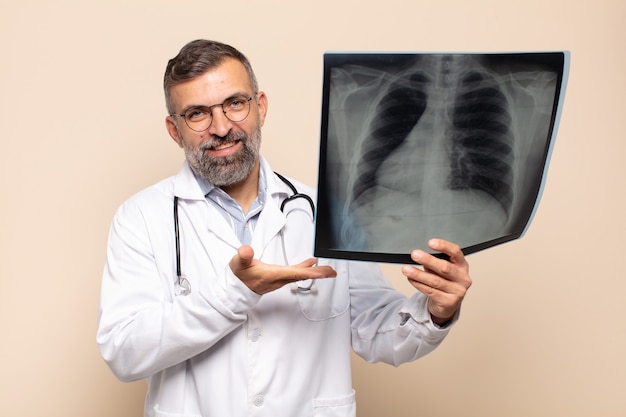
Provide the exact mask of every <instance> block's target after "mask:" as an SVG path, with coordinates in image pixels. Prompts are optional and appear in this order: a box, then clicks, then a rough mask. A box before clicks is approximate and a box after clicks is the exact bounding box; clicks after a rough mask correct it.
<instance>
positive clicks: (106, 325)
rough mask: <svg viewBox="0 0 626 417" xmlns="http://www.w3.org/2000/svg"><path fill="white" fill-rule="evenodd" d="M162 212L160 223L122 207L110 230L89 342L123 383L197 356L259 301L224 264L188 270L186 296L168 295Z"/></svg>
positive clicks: (168, 251) (169, 260) (168, 248)
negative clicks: (94, 343)
mask: <svg viewBox="0 0 626 417" xmlns="http://www.w3.org/2000/svg"><path fill="white" fill-rule="evenodd" d="M152 206H153V207H154V206H157V205H156V204H153V205H152ZM170 213H171V212H169V210H166V209H164V210H163V215H162V216H161V215H160V214H159V213H155V212H153V211H150V209H147V210H141V209H140V208H139V207H137V206H135V205H134V204H126V205H125V206H123V207H122V208H121V209H120V211H119V212H118V213H117V214H116V217H115V219H114V221H113V224H112V226H111V231H110V235H109V242H108V250H107V260H106V266H105V270H104V273H103V278H102V292H101V300H100V311H99V323H98V334H97V341H98V345H99V348H100V352H101V354H102V357H103V358H104V360H105V361H106V362H107V364H108V365H109V366H110V368H111V370H112V371H113V373H114V374H115V375H116V376H117V377H118V378H119V379H120V380H123V381H131V380H137V379H142V378H145V377H148V376H150V375H153V374H154V373H156V372H158V371H160V370H163V369H165V368H168V367H170V366H173V365H175V364H177V363H180V362H183V361H185V360H187V359H189V358H191V357H193V356H195V355H197V354H198V353H200V352H203V351H205V350H206V349H208V348H210V347H211V346H213V345H214V344H215V343H216V342H218V341H219V340H221V339H222V338H223V337H225V336H226V335H228V334H230V333H231V332H232V331H233V330H235V329H237V328H239V326H241V325H242V324H243V323H244V322H245V320H246V318H247V312H248V311H249V309H250V308H252V307H253V306H254V305H256V303H257V302H258V301H259V299H260V296H259V295H258V294H255V293H254V292H253V291H251V290H249V289H248V288H247V287H246V286H245V285H244V284H243V283H241V281H240V280H238V279H237V278H236V277H235V276H234V274H232V272H231V271H230V269H229V268H228V266H227V265H224V262H222V267H219V266H218V267H217V268H216V269H211V268H206V269H202V270H201V271H200V272H198V271H195V273H196V274H197V275H196V276H194V277H193V279H192V283H193V284H192V285H194V288H193V290H192V292H191V293H190V294H189V295H188V296H174V295H173V294H174V284H175V280H176V274H175V265H174V259H173V258H174V244H173V238H172V237H173V230H171V229H170V228H168V225H169V224H171V222H170V221H169V220H170V215H171V214H170ZM222 256H225V257H226V259H228V256H229V255H228V254H227V253H225V254H222ZM216 257H217V256H216ZM225 262H227V261H225ZM189 272H191V271H189ZM192 273H194V272H192ZM201 280H202V281H203V285H202V286H201V285H200V281H201Z"/></svg>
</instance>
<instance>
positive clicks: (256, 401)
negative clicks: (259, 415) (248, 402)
mask: <svg viewBox="0 0 626 417" xmlns="http://www.w3.org/2000/svg"><path fill="white" fill-rule="evenodd" d="M264 402H265V398H263V396H262V395H257V396H256V397H254V405H255V406H257V407H260V406H262V405H263V403H264Z"/></svg>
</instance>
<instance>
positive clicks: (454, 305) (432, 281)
mask: <svg viewBox="0 0 626 417" xmlns="http://www.w3.org/2000/svg"><path fill="white" fill-rule="evenodd" d="M428 246H429V247H430V248H431V249H432V250H434V251H437V252H439V253H445V254H446V255H447V258H448V260H443V259H440V258H437V257H435V256H433V255H431V254H429V253H426V252H424V251H421V250H418V249H416V250H414V251H412V252H411V258H412V259H413V261H415V263H418V264H421V265H422V268H419V267H416V266H405V267H403V268H402V273H403V274H404V275H405V276H406V277H407V279H408V280H409V282H410V283H411V285H413V286H414V287H415V288H416V289H417V290H419V291H420V292H422V293H423V294H425V295H426V296H428V311H429V312H430V314H431V317H432V319H433V321H434V322H435V323H437V324H443V323H445V322H447V321H448V320H450V319H452V317H453V316H454V315H455V314H456V312H457V311H458V310H459V308H461V303H462V302H463V299H464V298H465V294H466V293H467V290H468V289H469V287H470V286H471V285H472V279H471V278H470V276H469V264H468V263H467V261H466V260H465V256H464V255H463V252H462V251H461V248H460V247H459V246H458V245H457V244H455V243H452V242H448V241H445V240H443V239H431V240H429V241H428Z"/></svg>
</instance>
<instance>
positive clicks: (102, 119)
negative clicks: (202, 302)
mask: <svg viewBox="0 0 626 417" xmlns="http://www.w3.org/2000/svg"><path fill="white" fill-rule="evenodd" d="M625 21H626V3H624V2H623V1H622V0H596V1H593V2H585V1H576V2H572V1H565V0H557V1H546V0H531V1H526V2H514V1H509V2H507V1H495V0H494V1H487V0H475V1H471V2H468V1H466V0H448V1H442V2H436V1H429V2H426V1H423V2H420V1H400V0H385V1H369V0H365V1H363V0H361V1H339V0H333V1H329V0H316V1H278V0H273V1H250V0H240V1H238V2H226V1H223V2H217V1H208V0H205V1H181V2H175V1H169V0H168V1H162V0H137V1H128V0H116V1H91V2H90V1H70V0H65V1H64V0H58V1H54V2H49V1H44V0H40V1H36V0H19V1H18V0H15V1H7V0H1V1H0V54H1V55H0V56H1V58H0V59H1V60H2V61H1V62H2V65H1V69H0V71H1V72H0V74H2V76H1V77H0V83H1V84H0V118H1V123H0V139H1V140H2V152H1V154H0V158H1V161H0V162H1V163H0V169H2V175H1V177H0V178H1V184H2V185H1V188H0V192H1V194H2V196H3V197H2V205H1V208H0V210H1V213H0V214H1V215H0V219H1V220H0V221H1V222H2V223H1V226H2V227H1V233H0V239H1V240H0V254H1V255H0V256H1V260H2V262H1V268H2V275H1V279H2V285H1V286H0V338H1V341H0V374H1V375H2V377H1V378H0V381H1V382H0V415H2V416H18V415H19V416H39V415H46V416H49V417H60V416H89V417H99V416H103V417H104V416H116V417H127V416H128V417H130V416H139V415H140V414H141V409H142V401H143V398H142V396H143V392H144V390H145V388H144V383H143V382H136V383H132V384H122V383H120V382H118V381H116V380H115V379H114V378H113V376H112V375H111V373H110V372H109V370H108V369H107V368H106V366H105V364H104V363H103V362H102V360H101V359H100V357H99V354H98V352H97V348H96V344H95V331H96V314H97V303H98V296H99V285H100V274H101V271H102V266H103V262H104V255H105V244H106V242H105V241H106V235H107V231H108V227H109V222H110V220H111V217H112V215H113V212H114V210H115V209H116V208H117V206H118V205H119V204H120V203H121V202H122V201H123V200H125V199H126V198H128V197H129V196H130V195H131V194H133V193H134V192H136V191H138V190H139V189H141V188H144V187H146V186H148V185H150V184H152V183H153V182H156V181H157V180H159V179H161V178H163V177H165V176H168V175H170V174H172V173H174V172H176V171H177V169H178V167H179V165H180V163H181V161H182V159H183V156H182V153H181V152H180V151H179V150H178V148H177V147H176V146H175V144H174V142H172V141H171V140H170V138H169V137H168V136H167V133H166V131H165V129H164V123H163V118H164V114H165V108H164V104H163V98H162V92H161V78H162V73H163V70H164V67H165V63H166V61H167V59H169V58H170V57H172V56H173V55H175V54H176V52H177V51H178V49H179V48H180V47H181V46H182V44H184V43H185V42H187V41H189V40H191V39H195V38H201V37H204V38H214V39H219V40H223V41H226V42H228V43H231V44H233V45H235V46H236V47H239V48H240V49H242V50H243V51H244V52H245V53H246V54H247V55H248V56H249V58H250V59H251V61H252V63H253V65H254V66H255V68H256V70H257V75H258V78H259V80H260V83H261V86H262V88H263V89H264V90H265V91H266V92H267V93H268V95H269V99H270V113H269V118H268V120H267V124H266V128H265V130H264V141H265V142H264V145H263V151H264V153H265V155H266V156H268V157H269V159H270V160H271V161H273V165H274V168H275V169H276V170H279V171H281V172H282V173H284V174H287V175H291V176H295V177H298V178H300V179H302V180H304V181H305V182H308V183H309V184H311V185H314V184H315V181H316V167H317V147H318V138H319V122H320V120H319V119H320V117H319V114H320V100H321V75H322V73H321V69H322V66H321V65H322V53H323V52H324V51H325V50H385V51H388V50H409V51H435V52H438V51H518V50H553V49H557V50H560V49H568V50H570V51H571V58H572V67H571V73H570V79H569V85H568V87H567V95H566V100H565V107H564V111H563V115H562V119H561V124H560V129H559V132H558V139H557V142H556V146H555V148H554V153H553V158H552V162H551V165H550V172H549V175H548V178H547V184H546V187H545V192H544V195H543V199H542V201H541V205H540V207H539V210H538V212H537V214H536V217H535V219H534V222H533V224H532V226H531V228H530V230H529V232H528V233H527V234H526V236H524V237H523V238H522V239H521V240H517V241H515V242H511V243H507V244H505V245H502V246H500V247H497V248H494V249H491V250H488V251H485V252H482V253H478V254H474V255H471V256H470V257H469V260H470V262H471V267H472V275H473V278H474V286H473V287H472V289H471V292H470V293H469V295H468V298H467V300H466V303H465V305H464V311H463V317H462V321H461V322H460V323H459V325H458V326H457V327H456V328H455V329H454V331H453V332H452V333H451V335H450V337H449V338H448V339H447V340H446V341H445V342H444V344H443V345H442V346H441V348H440V349H439V350H437V351H436V352H435V353H433V354H432V355H430V356H428V357H426V358H424V359H423V360H421V361H418V362H415V363H411V364H407V365H403V366H401V367H399V368H393V367H390V366H387V365H380V364H376V365H370V364H365V363H364V362H363V361H361V360H360V359H356V358H355V360H354V375H355V381H354V384H355V387H356V389H357V401H358V409H359V417H374V416H400V417H404V416H429V417H452V416H455V417H456V416H477V417H478V416H507V417H508V416H511V417H516V416H519V417H528V416H569V417H578V416H624V415H626V400H625V399H624V398H625V396H624V393H625V392H626V391H625V390H626V359H624V356H625V354H626V331H625V330H626V325H625V319H626V300H625V295H624V294H625V293H626V279H625V278H626V274H625V273H624V259H625V254H624V243H623V242H624V234H625V233H626V227H625V226H626V224H625V220H624V219H625V215H624V207H623V206H624V203H625V202H626V199H625V197H624V180H625V179H626V178H625V174H626V169H625V166H626V164H625V163H624V155H625V154H626V140H625V137H624V136H625V135H624V120H625V119H626V105H625V104H624V99H625V96H626V81H625V77H624V75H625V73H626V57H625V54H624V52H625V51H624V49H625V47H624V40H625V39H626V30H625V29H624V28H625V24H624V22H625ZM417 244H421V242H416V245H417ZM386 270H387V271H388V272H389V274H390V276H391V277H393V279H394V283H396V284H397V286H398V288H400V289H402V291H407V292H411V290H410V288H409V287H408V286H407V284H405V283H404V281H403V280H402V278H401V277H400V276H399V272H398V267H395V266H391V267H387V268H386ZM220 417H226V416H220Z"/></svg>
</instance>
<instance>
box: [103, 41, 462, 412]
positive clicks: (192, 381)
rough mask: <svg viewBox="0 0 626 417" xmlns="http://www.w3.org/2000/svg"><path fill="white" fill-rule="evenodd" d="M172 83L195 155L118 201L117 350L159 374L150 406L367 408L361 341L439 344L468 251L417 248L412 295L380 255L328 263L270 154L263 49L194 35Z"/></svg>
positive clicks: (106, 317)
mask: <svg viewBox="0 0 626 417" xmlns="http://www.w3.org/2000/svg"><path fill="white" fill-rule="evenodd" d="M164 88H165V97H166V103H167V108H168V112H169V116H167V117H166V127H167V130H168V132H169V134H170V136H171V137H172V139H174V141H175V142H176V143H177V144H178V145H179V146H180V147H181V148H182V149H183V150H184V152H185V156H186V162H185V163H184V164H183V166H182V168H181V170H180V172H179V173H178V174H177V175H175V176H173V177H171V178H168V179H166V180H164V181H162V182H160V183H158V184H156V185H153V186H151V187H149V188H147V189H145V190H143V191H141V192H139V193H138V194H136V195H135V196H133V197H132V198H130V199H129V200H128V201H127V202H125V203H124V204H123V205H122V206H121V207H120V208H119V210H118V212H117V213H116V214H115V217H114V219H113V222H112V225H111V230H110V236H109V242H108V252H107V260H106V265H105V269H104V274H103V279H102V292H101V302H100V310H99V327H98V333H97V341H98V345H99V348H100V352H101V354H102V356H103V358H104V360H105V361H106V362H107V364H108V365H109V366H110V368H111V370H112V371H113V373H114V374H115V375H116V376H117V377H118V378H119V379H120V380H122V381H133V380H138V379H143V378H145V379H147V381H148V395H147V398H146V402H145V412H144V416H146V417H148V416H150V417H175V416H176V417H183V416H185V417H200V416H203V417H209V416H210V417H225V416H228V417H241V416H267V417H277V416H286V417H299V416H311V417H312V416H346V417H348V416H355V415H356V404H355V392H354V390H353V388H352V381H351V370H350V348H352V349H354V351H355V352H356V353H357V354H359V355H360V356H361V357H363V358H364V359H365V360H367V361H371V362H374V361H383V362H386V363H389V364H393V365H399V364H401V363H403V362H407V361H412V360H415V359H417V358H419V357H421V356H423V355H425V354H427V353H429V352H430V351H432V350H433V349H434V348H435V347H437V346H438V345H439V344H440V343H441V341H442V340H443V338H444V337H445V336H446V334H447V333H448V331H449V329H450V326H451V325H452V324H453V323H454V322H455V321H456V320H457V317H458V313H459V309H460V306H461V302H462V300H463V298H464V296H465V293H466V291H467V289H468V288H469V287H470V285H471V279H470V277H469V275H468V264H467V262H466V260H465V258H464V256H463V253H462V252H461V251H460V249H459V247H458V246H457V245H455V244H453V243H450V242H446V241H444V240H440V239H433V240H431V241H430V242H429V246H430V247H431V248H432V249H434V250H436V251H439V252H443V253H446V254H448V255H449V258H450V260H449V261H445V260H441V259H437V258H435V257H432V256H431V255H429V254H427V253H425V252H423V251H420V250H414V251H413V252H412V254H411V256H412V258H413V259H414V260H415V261H416V262H418V263H420V264H422V265H423V268H417V267H414V266H406V267H404V268H403V270H402V271H403V273H404V274H405V275H406V277H407V279H408V280H409V281H410V283H411V284H412V285H413V286H414V287H415V288H416V289H417V290H419V291H418V292H416V293H415V294H414V295H413V296H412V297H409V298H407V297H405V296H404V295H402V294H400V293H399V292H397V291H395V290H394V289H393V288H392V287H391V285H390V284H389V283H388V281H387V280H386V279H385V278H384V277H383V276H382V274H381V272H380V270H379V268H378V267H377V266H375V265H373V264H370V263H365V262H348V261H339V260H324V261H319V262H317V261H316V260H315V259H312V258H310V254H311V253H312V242H313V231H314V225H313V214H312V212H311V207H310V206H309V203H308V201H307V200H306V199H304V198H298V199H295V200H293V201H290V202H288V203H287V204H285V207H284V209H283V210H284V212H283V211H281V208H280V207H281V203H282V202H283V201H284V200H285V199H286V198H288V197H289V196H291V195H292V194H294V191H293V190H292V188H291V187H290V185H288V184H287V183H286V182H284V181H283V180H281V179H280V178H279V177H278V176H277V175H275V174H274V173H273V171H272V169H271V168H270V166H269V164H268V162H267V161H266V160H265V159H264V158H263V157H261V156H260V155H259V147H260V143H261V127H262V126H263V123H264V121H265V117H266V115H267V109H268V99H267V96H266V95H265V93H264V92H262V91H260V90H259V88H258V86H257V81H256V78H255V75H254V72H253V71H252V68H251V66H250V64H249V62H248V60H247V59H246V58H245V57H244V56H243V55H242V54H241V53H240V52H239V51H237V50H236V49H234V48H232V47H230V46H228V45H225V44H222V43H219V42H213V41H206V40H198V41H193V42H190V43H189V44H187V45H185V46H184V47H183V48H182V49H181V51H180V53H179V54H178V55H177V56H176V57H175V58H173V59H172V60H170V61H169V63H168V65H167V69H166V72H165V80H164ZM290 134H292V133H290ZM293 185H294V186H295V188H296V190H297V192H299V193H306V194H307V195H312V193H313V191H312V190H311V189H310V188H308V187H306V186H305V185H303V184H301V183H299V182H297V181H293ZM174 208H176V212H177V213H176V214H177V215H176V216H175V218H176V220H175V221H174V219H173V218H174V216H173V212H174ZM177 254H178V255H179V256H177ZM177 258H178V262H177Z"/></svg>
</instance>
